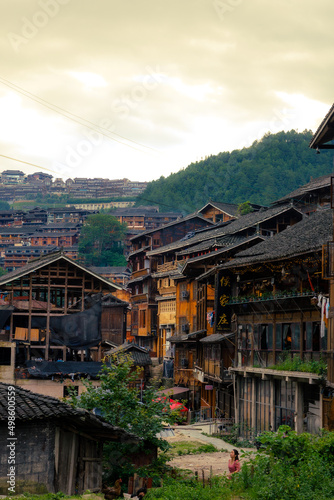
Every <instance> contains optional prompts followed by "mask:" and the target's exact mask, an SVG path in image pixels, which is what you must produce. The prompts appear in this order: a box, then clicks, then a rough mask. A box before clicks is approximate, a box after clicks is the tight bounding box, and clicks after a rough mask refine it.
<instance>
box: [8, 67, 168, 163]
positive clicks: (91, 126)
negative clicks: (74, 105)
mask: <svg viewBox="0 0 334 500" xmlns="http://www.w3.org/2000/svg"><path fill="white" fill-rule="evenodd" d="M0 83H2V84H3V85H5V86H7V87H9V88H11V89H12V90H14V91H15V92H18V93H19V94H22V95H24V96H25V97H28V98H29V99H31V100H33V101H35V102H37V103H38V104H40V105H42V106H44V107H46V108H48V109H50V110H51V111H54V112H55V113H58V114H60V115H62V116H64V117H65V118H68V119H69V120H72V121H74V122H75V123H78V124H79V125H81V126H84V127H87V128H89V129H91V130H94V132H98V133H100V134H101V135H103V136H104V137H107V138H108V139H110V140H112V141H115V142H118V143H119V144H122V145H123V146H127V147H129V148H132V149H135V150H137V151H141V152H143V150H142V149H139V148H136V147H134V146H131V144H127V143H124V142H122V141H120V140H118V139H116V138H115V137H112V136H111V135H110V134H113V135H114V136H117V137H119V138H120V139H123V140H125V141H128V142H130V143H133V144H135V145H137V146H140V147H141V148H145V149H147V150H150V151H152V152H154V153H159V154H160V151H158V150H157V149H154V148H151V147H150V146H146V145H145V144H141V143H139V142H136V141H133V140H132V139H128V138H127V137H124V136H122V135H120V134H117V133H116V132H111V131H110V130H108V129H107V128H104V127H101V126H100V125H96V124H95V123H93V122H91V121H89V120H86V118H82V117H81V116H79V115H76V114H74V113H71V112H70V111H67V110H66V109H64V108H61V107H60V106H57V105H56V104H53V103H51V102H49V101H46V100H45V99H42V98H41V97H38V96H37V95H35V94H32V93H31V92H29V91H28V90H25V89H23V88H22V87H19V86H18V85H16V84H15V83H12V82H10V81H9V80H7V79H5V78H3V77H0ZM79 120H81V121H79ZM103 131H106V132H108V133H105V132H103Z"/></svg>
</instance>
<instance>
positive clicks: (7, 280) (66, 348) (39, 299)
mask: <svg viewBox="0 0 334 500" xmlns="http://www.w3.org/2000/svg"><path fill="white" fill-rule="evenodd" d="M120 288H121V287H120V286H119V285H117V284H115V283H112V282H111V281H109V280H107V279H105V278H102V277H101V276H99V275H98V274H95V273H94V272H92V271H91V270H90V269H88V268H86V267H85V266H82V265H80V264H78V263H76V262H75V261H72V260H71V259H69V258H68V257H66V256H65V255H63V254H62V253H61V252H57V253H55V254H50V255H46V256H45V257H42V258H40V259H37V260H34V261H32V262H30V263H28V264H27V265H26V266H24V267H22V268H20V269H17V270H15V271H13V272H11V273H8V274H6V275H4V276H2V277H1V278H0V297H1V298H0V307H1V314H0V320H1V325H0V326H1V328H0V331H1V333H0V340H1V345H0V380H6V381H10V382H11V383H16V384H18V385H21V386H24V387H27V388H30V389H32V390H34V391H35V392H41V393H47V394H50V395H54V396H57V397H63V396H64V395H66V385H67V383H71V384H72V383H73V380H74V379H76V384H75V385H76V387H77V390H78V392H80V391H81V390H82V382H81V380H80V378H81V376H83V375H89V376H91V377H96V375H97V373H98V372H99V370H100V368H101V357H102V340H103V342H105V341H108V340H109V341H115V340H116V341H117V340H118V341H119V342H122V341H123V340H124V338H125V331H126V326H125V317H126V313H127V307H128V304H127V303H126V302H122V301H121V300H119V299H116V298H113V297H112V296H110V295H108V294H110V293H111V292H114V291H116V290H118V289H120ZM101 326H102V327H101Z"/></svg>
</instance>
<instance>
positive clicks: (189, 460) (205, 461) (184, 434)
mask: <svg viewBox="0 0 334 500" xmlns="http://www.w3.org/2000/svg"><path fill="white" fill-rule="evenodd" d="M209 428H210V424H206V423H204V424H203V425H198V424H196V425H190V426H179V427H175V428H174V436H168V437H165V439H166V440H167V441H168V442H169V443H170V444H173V443H175V442H180V441H191V442H197V443H198V444H212V445H214V446H215V447H216V448H217V449H218V450H220V451H218V452H213V453H200V454H193V455H181V456H177V457H174V458H173V459H172V460H171V461H170V462H169V463H168V465H170V466H171V467H175V468H180V469H188V470H190V471H192V472H195V471H197V472H198V477H199V479H201V478H202V474H203V473H202V471H204V477H205V478H208V477H209V476H210V474H211V473H212V475H221V474H224V472H227V471H228V467H227V464H228V460H229V458H230V451H231V450H232V449H233V448H236V449H238V450H239V453H240V455H241V456H242V450H243V451H247V452H249V451H255V450H254V449H249V448H242V449H241V448H238V447H236V446H234V445H231V444H229V443H227V442H226V441H223V440H222V439H218V438H215V437H211V436H206V435H204V434H203V432H204V433H209V430H210V429H209ZM241 463H242V458H241ZM211 470H212V472H211Z"/></svg>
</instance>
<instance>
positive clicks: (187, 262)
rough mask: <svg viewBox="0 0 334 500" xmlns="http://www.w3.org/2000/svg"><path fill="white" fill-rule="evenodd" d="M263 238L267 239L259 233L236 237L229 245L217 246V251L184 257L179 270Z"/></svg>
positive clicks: (255, 242)
mask: <svg viewBox="0 0 334 500" xmlns="http://www.w3.org/2000/svg"><path fill="white" fill-rule="evenodd" d="M265 239H268V237H266V236H262V235H260V234H255V235H253V236H250V237H249V238H240V240H239V241H238V240H237V239H236V240H235V243H231V244H230V245H227V246H224V247H222V248H219V249H218V250H217V251H213V252H209V253H207V254H205V255H200V256H198V257H191V258H189V259H186V260H185V261H184V264H183V266H182V268H181V271H182V273H184V271H185V269H186V268H187V267H188V266H191V264H193V263H195V262H201V261H203V262H205V261H208V260H210V259H216V258H217V257H220V258H224V254H228V253H229V252H231V250H236V251H237V249H238V247H239V246H241V248H242V246H243V245H244V244H246V243H253V245H256V244H258V243H259V242H261V241H263V240H265ZM234 253H236V252H234Z"/></svg>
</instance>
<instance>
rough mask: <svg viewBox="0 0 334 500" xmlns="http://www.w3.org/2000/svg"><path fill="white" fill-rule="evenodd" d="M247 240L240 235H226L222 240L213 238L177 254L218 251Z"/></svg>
mask: <svg viewBox="0 0 334 500" xmlns="http://www.w3.org/2000/svg"><path fill="white" fill-rule="evenodd" d="M246 239H247V238H246V237H245V236H241V235H239V234H232V235H226V236H222V237H221V238H212V239H209V240H205V241H202V242H201V243H199V244H198V245H194V246H191V247H190V248H187V249H186V250H181V252H177V253H176V255H189V254H190V253H196V252H202V251H205V250H210V249H212V248H216V247H217V248H218V249H222V248H226V247H230V246H234V245H239V244H240V243H241V242H243V241H245V240H246Z"/></svg>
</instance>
